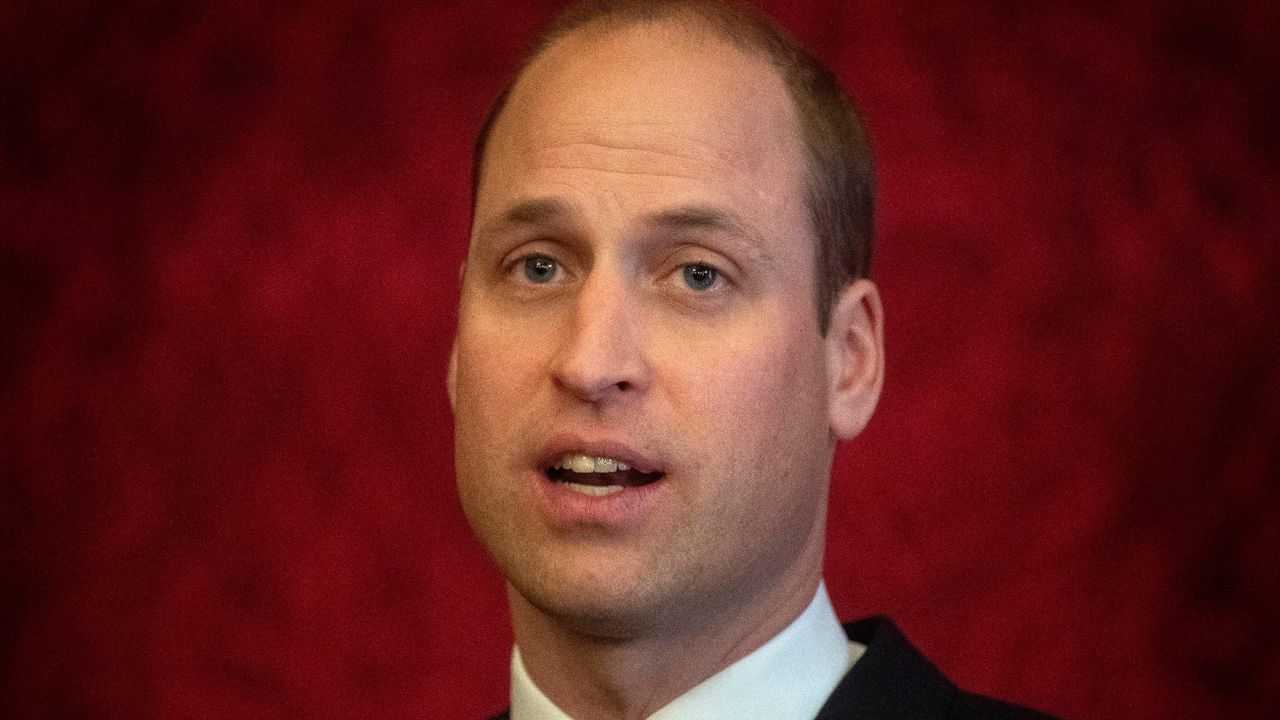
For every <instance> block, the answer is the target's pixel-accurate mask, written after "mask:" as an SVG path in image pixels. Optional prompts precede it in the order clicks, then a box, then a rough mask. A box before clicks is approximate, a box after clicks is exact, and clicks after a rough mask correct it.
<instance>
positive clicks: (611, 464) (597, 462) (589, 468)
mask: <svg viewBox="0 0 1280 720" xmlns="http://www.w3.org/2000/svg"><path fill="white" fill-rule="evenodd" d="M555 466H556V467H558V468H564V469H565V470H572V471H574V472H576V473H593V472H595V473H611V472H615V471H617V470H630V469H631V466H630V465H628V464H626V463H624V462H619V461H618V460H614V459H613V458H605V457H592V456H591V455H582V454H580V453H568V454H565V455H563V456H561V458H560V459H559V460H557V461H556V465H555Z"/></svg>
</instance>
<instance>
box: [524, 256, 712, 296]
mask: <svg viewBox="0 0 1280 720" xmlns="http://www.w3.org/2000/svg"><path fill="white" fill-rule="evenodd" d="M539 258H541V259H545V260H548V261H550V262H552V263H554V264H555V270H557V271H558V272H557V273H556V276H555V277H553V278H551V279H549V280H548V281H547V282H543V283H539V282H535V281H533V280H531V279H530V278H528V277H527V276H524V277H521V276H519V275H516V273H522V272H523V271H524V270H525V268H527V267H528V263H529V262H530V261H531V260H536V259H539ZM690 268H706V269H707V270H709V271H711V273H712V274H713V278H712V281H711V284H710V285H709V286H708V287H706V288H704V289H702V290H698V289H697V288H693V287H690V286H689V284H688V282H687V278H686V276H685V273H687V272H688V271H689V269H690ZM504 272H505V274H506V275H508V276H511V277H513V278H514V279H515V280H516V281H517V282H519V283H522V284H527V285H550V284H552V283H553V282H554V281H555V280H556V279H559V278H560V277H561V276H563V275H564V274H565V273H566V270H565V267H564V263H562V262H561V261H560V260H558V259H556V258H555V257H553V256H552V255H550V254H548V253H541V252H532V253H527V254H525V255H521V256H519V257H517V258H515V259H514V260H512V261H511V262H510V263H508V264H507V265H506V267H505V268H504ZM672 276H678V277H677V279H676V281H677V282H680V283H682V284H683V286H684V289H687V290H690V291H692V292H693V293H694V294H697V295H707V294H711V293H715V292H717V291H719V290H721V289H723V288H724V286H726V285H729V284H731V281H730V278H729V276H728V275H727V274H726V273H725V272H724V270H722V269H721V268H720V266H719V265H718V264H716V263H711V262H706V261H703V260H693V261H690V262H684V263H680V264H679V265H677V266H676V267H675V269H674V270H672V271H671V272H670V273H668V275H667V276H666V277H672Z"/></svg>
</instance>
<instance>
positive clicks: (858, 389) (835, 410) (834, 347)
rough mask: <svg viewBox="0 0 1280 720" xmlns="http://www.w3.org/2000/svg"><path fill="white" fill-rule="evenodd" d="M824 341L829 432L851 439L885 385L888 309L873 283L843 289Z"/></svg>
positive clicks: (859, 282)
mask: <svg viewBox="0 0 1280 720" xmlns="http://www.w3.org/2000/svg"><path fill="white" fill-rule="evenodd" d="M826 342H827V367H828V370H829V373H830V374H829V378H830V397H829V402H828V407H829V408H830V410H829V412H830V421H831V432H832V434H833V435H834V436H835V437H837V438H840V439H847V438H851V437H854V436H855V435H857V434H858V433H860V432H862V428H864V427H866V424H867V422H868V421H869V420H870V419H871V414H872V413H873V412H875V409H876V403H877V402H879V400H880V389H881V387H882V385H883V384H884V311H883V309H882V308H881V305H880V292H879V290H877V289H876V285H875V283H873V282H871V281H870V280H866V279H861V280H856V281H854V282H853V283H850V284H849V285H848V286H847V287H845V289H844V291H843V292H841V293H840V296H839V297H838V298H837V299H836V303H835V305H834V306H833V307H832V309H831V322H830V325H829V326H828V328H827V337H826Z"/></svg>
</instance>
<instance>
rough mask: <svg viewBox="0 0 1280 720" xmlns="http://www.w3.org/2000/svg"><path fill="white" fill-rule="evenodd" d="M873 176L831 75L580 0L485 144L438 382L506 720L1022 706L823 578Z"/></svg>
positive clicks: (796, 60)
mask: <svg viewBox="0 0 1280 720" xmlns="http://www.w3.org/2000/svg"><path fill="white" fill-rule="evenodd" d="M871 184H872V178H871V164H870V151H869V149H868V147H867V143H866V140H865V136H864V134H863V131H862V128H861V126H860V124H859V122H858V121H857V119H856V116H855V115H854V114H853V111H852V110H851V108H850V106H849V105H848V102H847V101H846V100H845V99H844V97H843V95H842V94H841V93H840V90H839V88H838V86H837V85H836V83H835V81H834V79H833V78H832V77H831V75H830V74H829V73H828V72H827V71H825V70H824V69H822V68H821V67H820V66H819V65H818V64H817V63H816V62H815V61H813V60H812V59H811V58H810V57H809V56H808V55H807V54H805V53H804V52H803V51H801V50H799V49H798V48H797V47H796V46H795V45H794V44H793V43H791V42H790V41H789V40H787V39H786V38H785V37H784V36H783V35H781V33H780V32H779V31H777V30H776V29H775V28H774V27H773V26H771V25H769V24H768V23H767V22H765V21H764V20H761V19H759V18H757V17H756V16H754V15H752V14H750V13H749V12H746V11H744V10H741V9H737V8H733V7H730V6H725V5H721V4H715V3H708V2H588V3H585V4H579V5H577V6H575V7H574V8H571V9H570V10H569V11H567V12H566V13H565V14H564V15H562V16H561V18H560V19H559V20H558V21H557V22H556V23H554V24H553V25H552V26H551V28H550V29H549V30H548V31H547V33H546V34H545V35H544V38H543V41H542V42H541V43H540V44H539V45H538V46H537V48H536V49H535V51H534V52H533V53H532V55H531V56H530V58H529V59H528V61H527V62H526V63H525V64H524V66H523V67H522V69H521V71H520V72H519V74H518V75H517V78H516V80H515V81H514V82H513V83H512V85H511V86H510V87H509V88H508V90H507V91H506V92H505V93H504V94H503V97H502V98H500V100H499V102H498V104H497V105H496V107H495V109H494V111H493V113H492V115H491V117H490V119H489V121H488V122H487V123H486V126H485V128H484V129H483V130H482V132H481V137H480V139H479V141H478V143H477V152H476V166H475V176H474V191H475V196H474V202H475V205H474V217H473V226H472V234H471V245H470V249H469V252H468V255H467V260H466V264H465V266H464V268H463V273H462V299H461V306H460V312H459V327H458V335H457V339H456V342H455V346H454V352H453V357H452V361H451V363H450V370H449V393H450V399H451V402H452V403H453V406H454V411H455V418H456V451H457V455H456V464H457V475H458V488H459V494H460V497H461V500H462V504H463V508H464V510H465V512H466V515H467V517H468V520H469V521H470V523H471V525H472V526H473V528H474V529H475V531H476V533H477V534H478V536H479V537H480V539H481V540H482V541H483V542H484V543H485V545H486V546H487V548H488V549H489V551H490V553H491V554H492V555H493V557H494V559H495V560H496V561H497V563H498V565H499V566H500V568H501V569H502V571H503V573H504V574H505V575H506V578H507V580H508V595H509V601H510V605H511V614H512V622H513V624H514V630H515V638H516V649H515V651H514V653H513V657H512V708H511V711H510V717H511V718H513V719H514V720H542V719H544V718H566V717H570V718H576V719H577V720H596V719H604V718H646V717H651V718H660V719H661V720H677V719H680V718H699V719H707V718H722V717H723V718H784V717H785V718H813V717H819V718H839V717H858V718H875V717H938V718H941V717H988V716H989V717H1031V716H1033V715H1031V714H1027V713H1026V712H1025V711H1019V710H1017V709H1015V708H1012V707H1010V706H1005V705H1002V704H998V703H995V702H993V701H986V700H982V699H979V698H975V697H973V696H970V695H966V694H964V693H958V692H957V691H956V690H955V689H954V687H952V686H951V685H950V684H949V683H947V681H946V680H944V679H943V678H942V677H941V676H940V675H939V674H937V672H936V671H935V670H933V668H932V667H930V666H929V665H928V664H927V663H926V662H925V661H924V660H923V659H922V658H920V657H919V656H918V655H916V654H915V652H914V650H912V649H911V648H910V646H909V645H907V644H906V643H905V641H904V640H902V639H901V638H900V636H898V635H897V634H896V631H895V630H894V629H893V628H892V626H891V625H889V624H888V623H887V621H869V622H865V623H862V624H860V625H855V626H853V631H854V636H853V637H852V638H851V639H847V638H846V637H845V635H844V634H843V632H842V631H841V629H840V627H839V624H838V622H837V621H836V619H835V615H834V612H833V611H832V609H831V605H830V601H829V600H828V598H827V594H826V591H825V589H824V588H823V586H822V582H821V569H822V553H823V534H824V528H825V519H826V498H827V486H828V482H829V474H830V469H831V462H832V457H833V453H834V450H835V445H836V442H837V440H839V439H842V438H851V437H853V436H855V435H857V434H858V433H859V432H860V430H861V429H862V427H863V426H864V425H865V423H866V422H867V421H868V419H869V418H870V416H871V413H872V411H873V409H874V408H875V405H876V402H877V398H878V396H879V394H880V387H881V382H882V377H883V366H884V357H883V340H882V315H881V308H880V300H879V297H878V295H877V291H876V287H875V285H874V284H872V283H871V281H869V280H868V279H866V277H865V275H866V271H867V264H868V261H869V253H870V234H871V232H870V229H871Z"/></svg>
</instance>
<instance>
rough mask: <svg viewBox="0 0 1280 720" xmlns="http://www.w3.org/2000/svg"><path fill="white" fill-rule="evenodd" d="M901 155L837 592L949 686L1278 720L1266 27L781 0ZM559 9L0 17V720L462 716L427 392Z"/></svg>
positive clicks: (475, 711) (1100, 13) (439, 412)
mask: <svg viewBox="0 0 1280 720" xmlns="http://www.w3.org/2000/svg"><path fill="white" fill-rule="evenodd" d="M765 7H766V8H767V9H768V10H770V11H771V12H773V14H774V15H775V16H776V17H778V18H779V19H780V20H781V21H782V22H783V24H785V25H786V26H787V27H789V28H790V29H791V30H792V31H793V32H794V33H795V34H796V35H797V36H799V37H800V38H801V39H802V40H803V41H804V42H805V43H807V44H808V45H809V46H811V47H812V48H813V49H814V50H815V52H816V53H817V54H818V55H820V56H821V57H822V58H824V59H825V60H826V61H827V62H828V63H829V64H830V65H831V66H832V67H833V68H835V69H836V70H837V72H838V74H839V75H840V76H841V78H842V79H843V81H844V82H845V84H846V86H847V87H848V88H849V89H850V91H851V92H852V93H853V94H854V95H855V96H856V97H857V98H858V100H859V102H860V103H861V105H862V106H863V108H864V109H865V114H866V117H867V120H868V123H869V125H870V128H871V131H872V134H873V136H874V140H875V144H876V147H877V151H878V158H879V177H880V211H879V216H878V232H879V237H878V243H879V246H878V248H877V257H876V260H875V276H876V278H877V280H878V281H879V282H880V284H881V286H882V289H883V292H884V296H885V301H886V305H887V312H888V348H889V372H888V386H887V390H886V394H885V396H884V399H883V402H882V405H881V408H880V410H879V412H878V413H877V415H876V417H875V418H874V419H873V421H872V424H871V427H870V428H869V429H868V431H867V432H866V433H865V434H864V436H863V437H862V438H860V439H858V440H856V441H855V442H853V443H851V444H849V445H848V446H847V447H844V448H843V449H842V450H841V453H840V455H839V458H838V461H837V467H836V477H835V481H834V488H833V491H832V503H833V505H832V514H831V528H830V533H829V536H830V550H829V553H828V558H827V574H828V584H829V585H830V588H831V592H832V595H833V596H834V598H835V601H836V605H837V608H838V609H839V610H840V612H841V614H842V615H843V616H845V617H852V616H854V615H860V614H866V613H871V612H887V613H890V614H892V615H893V616H894V617H895V618H897V619H898V620H899V622H900V624H901V625H903V626H904V628H905V629H906V631H907V633H908V635H909V636H910V637H912V638H913V639H914V641H915V642H916V643H917V644H918V645H920V646H921V648H922V649H923V650H924V651H925V652H926V653H927V654H928V655H930V656H931V657H932V658H934V659H935V660H936V661H937V662H938V664H939V665H940V666H941V667H942V668H943V669H944V670H945V671H947V672H948V673H950V674H951V675H952V676H954V677H955V678H956V679H957V680H958V681H959V682H960V683H961V684H962V685H965V686H967V687H969V688H971V689H975V690H979V691H983V692H987V693H992V694H996V695H999V696H1003V697H1006V698H1009V699H1012V700H1016V701H1020V702H1024V703H1030V704H1033V705H1037V706H1040V707H1044V708H1046V709H1050V710H1052V711H1055V712H1057V713H1061V714H1064V715H1067V716H1072V717H1081V718H1084V717H1096V718H1105V717H1124V718H1175V717H1177V718H1182V717H1204V718H1208V717H1223V718H1228V717H1229V718H1244V717H1259V718H1262V717H1267V718H1274V717H1280V652H1278V650H1277V648H1278V645H1280V639H1278V637H1277V636H1278V635H1280V561H1278V560H1277V557H1280V370H1278V369H1277V360H1276V358H1277V355H1278V354H1280V333H1278V332H1277V329H1278V328H1280V210H1278V209H1277V208H1280V133H1278V132H1277V130H1276V126H1277V122H1278V121H1277V118H1280V5H1277V4H1275V3H1269V2H1249V1H1231V0H1223V1H1216V2H1209V1H1182V0H1178V1H1174V2H1165V3H1152V2H1117V3H1104V2H1046V3H1011V2H997V1H996V0H973V1H971V2H958V3H942V2H901V1H898V2H890V1H889V0H866V1H864V2H858V3H844V2H835V1H834V0H832V1H825V2H824V1H820V0H796V1H793V2H781V1H780V0H779V1H777V2H768V3H765ZM554 9H555V8H554V4H553V3H546V2H542V3H519V4H517V3H504V2H498V1H496V0H489V1H485V2H474V3H431V2H427V3H398V2H388V1H385V0H375V1H373V2H363V1H362V2H355V1H352V0H349V1H347V2H328V3H312V4H308V3H250V2H238V3H233V2H228V3H218V4H203V3H182V2H156V1H131V2H124V1H122V2H111V3H107V2H83V1H77V0H66V1H63V2H33V1H27V2H21V1H19V2H11V3H7V4H6V6H5V7H4V9H2V10H0V278H2V280H0V303H2V305H0V307H2V308H3V313H0V315H2V317H0V401H2V404H0V422H3V432H2V437H3V441H2V444H0V469H2V470H3V474H4V492H3V495H2V496H0V527H2V528H3V531H2V534H0V538H2V539H3V543H2V544H0V583H2V588H3V589H2V590H0V607H2V613H3V614H2V623H3V624H2V625H0V629H2V635H0V639H2V642H3V645H2V647H3V654H2V655H0V658H2V660H0V662H3V665H2V666H0V669H2V671H3V673H2V676H0V683H2V685H0V688H2V690H0V715H3V716H4V717H8V718H45V717H95V718H189V717H205V718H232V717H253V718H273V717H279V718H286V717H304V718H325V717H427V718H478V717H483V716H485V715H486V713H489V712H491V711H494V710H497V709H499V708H500V707H502V706H503V705H504V703H505V693H506V683H507V675H506V662H507V656H508V653H509V648H510V640H511V638H510V629H509V628H508V624H507V623H508V619H507V615H506V609H505V600H504V596H503V590H502V583H501V580H500V578H499V577H498V576H497V574H496V572H495V571H494V570H493V568H492V567H491V566H490V565H489V564H488V562H487V560H486V558H485V556H484V553H483V551H482V550H481V549H480V547H479V546H478V544H477V543H476V541H475V540H474V539H473V538H472V537H471V535H470V533H469V531H468V530H467V528H466V525H465V522H464V521H463V519H462V516H461V512H460V510H459V507H458V505H457V501H456V499H455V495H454V490H453V481H452V441H451V420H450V413H449V408H448V403H447V401H446V398H445V395H444V387H443V377H444V368H445V363H446V359H447V356H448V352H449V347H450V339H451V336H452V333H453V327H454V323H455V310H454V308H455V301H456V294H457V267H458V264H459V262H460V260H461V258H462V256H463V253H464V251H465V245H466V239H467V233H468V213H469V200H468V192H469V190H468V173H469V152H470V142H471V137H472V134H473V132H474V130H475V128H476V126H477V125H478V122H479V120H480V118H481V116H482V115H483V112H484V110H485V109H486V107H487V105H488V103H489V102H490V100H491V99H492V98H493V96H494V95H495V94H496V92H497V91H498V89H499V88H500V87H501V85H502V83H503V82H504V79H505V76H506V74H507V73H508V72H509V71H510V70H511V68H512V66H513V65H514V63H515V62H516V59H517V58H518V56H519V54H520V52H521V49H522V47H523V45H524V44H525V43H526V42H527V41H528V40H529V39H530V37H531V34H532V33H533V31H534V29H535V28H536V27H537V25H538V23H539V22H541V21H542V20H543V19H545V18H546V17H547V16H548V15H549V14H550V13H551V12H553V11H554Z"/></svg>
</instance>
